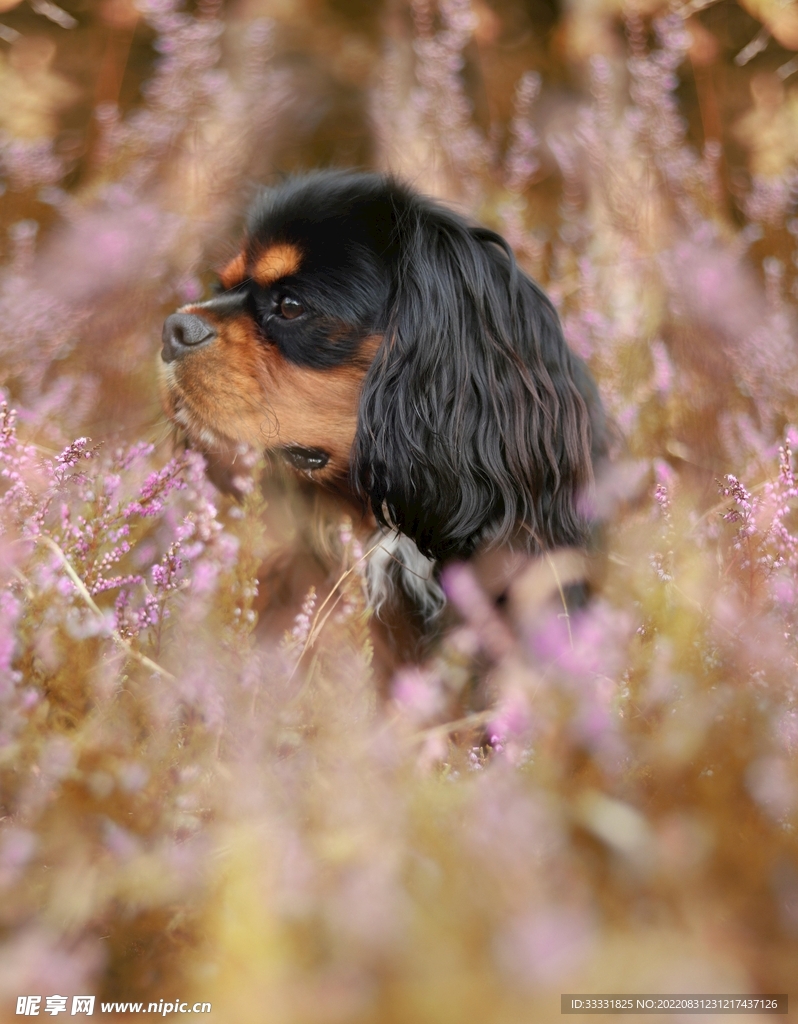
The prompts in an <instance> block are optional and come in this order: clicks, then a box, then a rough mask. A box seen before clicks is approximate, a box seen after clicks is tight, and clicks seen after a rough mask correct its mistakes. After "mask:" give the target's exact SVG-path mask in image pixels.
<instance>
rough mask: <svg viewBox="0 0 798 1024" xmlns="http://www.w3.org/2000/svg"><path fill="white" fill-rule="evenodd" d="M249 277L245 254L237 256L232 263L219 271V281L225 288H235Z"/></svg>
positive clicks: (241, 253)
mask: <svg viewBox="0 0 798 1024" xmlns="http://www.w3.org/2000/svg"><path fill="white" fill-rule="evenodd" d="M246 276H247V261H246V259H245V257H244V254H243V252H240V253H239V254H238V256H235V257H234V258H233V259H232V260H230V262H229V263H228V264H227V265H226V266H224V267H222V269H221V270H220V271H219V280H220V281H221V282H222V285H223V287H225V288H234V287H235V286H236V285H237V284H241V282H242V281H243V280H244V279H245V278H246Z"/></svg>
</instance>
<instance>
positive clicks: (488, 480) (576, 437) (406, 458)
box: [353, 207, 600, 559]
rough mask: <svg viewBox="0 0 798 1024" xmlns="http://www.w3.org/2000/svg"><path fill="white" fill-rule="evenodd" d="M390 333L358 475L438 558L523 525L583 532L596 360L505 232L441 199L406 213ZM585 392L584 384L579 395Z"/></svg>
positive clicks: (394, 519)
mask: <svg viewBox="0 0 798 1024" xmlns="http://www.w3.org/2000/svg"><path fill="white" fill-rule="evenodd" d="M398 230H399V231H400V232H401V234H400V238H399V245H398V252H399V256H398V266H397V268H396V277H395V284H394V292H393V295H392V299H391V303H390V310H389V313H388V319H387V330H386V332H385V335H384V339H383V343H382V345H381V348H380V350H379V352H378V353H377V356H376V358H375V360H374V362H373V364H372V366H371V369H370V371H369V374H368V375H367V377H366V380H365V382H364V387H363V392H362V396H361V404H360V414H359V421H358V429H357V434H356V438H355V445H354V449H353V472H354V475H355V483H356V485H357V486H358V487H359V489H360V491H361V493H363V494H364V495H365V496H366V497H367V498H368V500H369V502H370V504H371V508H372V510H373V512H374V515H375V516H376V518H377V520H378V521H379V522H380V523H381V524H382V525H384V526H388V527H395V528H398V529H399V530H400V531H401V532H402V533H404V534H406V535H408V536H409V537H412V538H413V540H414V541H415V542H416V544H417V546H418V547H419V549H420V550H421V551H422V552H423V553H424V554H425V555H428V556H430V557H433V558H438V559H446V558H451V557H458V556H467V555H468V554H470V552H471V551H472V550H473V549H474V547H475V546H476V545H477V544H478V543H479V542H481V541H484V540H490V541H494V542H500V541H503V540H507V539H508V538H510V537H511V536H517V535H519V533H524V534H527V535H528V536H529V538H530V547H531V548H532V549H533V550H534V549H536V548H537V549H540V548H541V547H548V546H553V545H566V544H578V543H580V542H582V541H583V540H584V535H585V531H584V523H583V522H582V519H581V517H580V515H579V512H578V508H577V499H578V496H579V493H580V491H581V490H582V489H583V488H585V487H586V486H587V485H588V483H589V482H590V480H591V476H592V470H591V423H590V419H591V414H590V412H589V410H588V404H590V405H592V406H593V407H594V409H596V410H598V409H600V403H599V401H598V397H597V395H596V394H595V389H594V386H593V384H592V381H591V379H590V376H589V374H588V373H587V370H586V369H585V368H584V365H583V364H582V363H581V361H580V360H579V359H578V358H577V357H576V356H574V355H573V354H572V353H571V352H570V351H569V349H568V348H567V346H566V344H565V341H564V339H563V336H562V332H561V329H560V325H559V321H558V318H557V314H556V312H555V310H554V308H553V307H552V305H551V303H550V301H549V300H548V299H547V298H546V296H545V295H544V294H543V292H542V291H541V290H540V288H539V287H538V286H537V285H536V284H535V283H534V282H533V281H531V280H530V279H529V278H528V277H526V276H525V275H524V274H523V273H522V272H521V271H519V269H518V267H517V265H516V263H515V260H514V258H513V255H512V252H511V251H510V248H509V246H508V245H507V243H506V242H505V241H504V239H503V238H501V236H499V235H497V234H495V233H494V232H492V231H488V230H487V229H483V228H476V227H471V226H469V225H467V224H466V223H465V222H464V221H462V220H460V219H459V218H458V217H457V216H456V215H454V214H449V213H448V212H447V211H444V210H441V209H440V208H433V209H430V208H429V207H427V208H422V209H416V210H414V211H411V213H410V214H409V215H408V216H406V217H405V219H404V220H403V221H402V222H401V224H400V226H399V229H398ZM583 393H584V394H583Z"/></svg>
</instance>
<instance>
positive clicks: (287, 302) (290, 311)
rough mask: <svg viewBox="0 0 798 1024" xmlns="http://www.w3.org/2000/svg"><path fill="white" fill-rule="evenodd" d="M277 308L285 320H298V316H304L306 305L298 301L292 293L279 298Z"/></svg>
mask: <svg viewBox="0 0 798 1024" xmlns="http://www.w3.org/2000/svg"><path fill="white" fill-rule="evenodd" d="M277 309H278V310H279V313H280V316H281V317H283V319H284V320H296V318H297V317H298V316H302V314H303V313H304V312H305V307H304V306H303V305H302V303H301V302H297V300H296V299H292V298H291V296H290V295H284V296H283V297H282V298H281V299H280V300H279V302H278V303H277Z"/></svg>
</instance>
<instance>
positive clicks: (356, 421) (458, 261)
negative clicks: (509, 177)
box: [162, 172, 605, 610]
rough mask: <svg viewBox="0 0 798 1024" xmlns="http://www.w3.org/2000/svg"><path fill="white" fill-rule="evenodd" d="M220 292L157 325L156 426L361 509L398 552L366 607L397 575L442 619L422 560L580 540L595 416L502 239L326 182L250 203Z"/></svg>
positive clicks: (376, 190)
mask: <svg viewBox="0 0 798 1024" xmlns="http://www.w3.org/2000/svg"><path fill="white" fill-rule="evenodd" d="M219 277H220V281H221V291H220V293H219V294H218V295H217V296H216V297H214V298H212V299H210V300H209V301H207V302H199V303H192V304H190V305H187V306H184V307H183V308H182V309H181V310H179V311H178V312H177V313H175V314H173V315H172V316H170V317H169V318H168V319H167V320H166V323H165V325H164V331H163V352H162V359H163V362H162V379H163V393H164V402H165V405H166V409H167V413H168V415H169V416H170V418H171V419H172V420H173V421H174V422H175V423H177V424H179V425H180V426H181V427H182V428H183V429H184V430H185V432H186V435H187V437H188V440H189V443H190V444H192V445H194V446H195V447H197V448H199V449H200V450H205V451H208V452H213V451H217V452H218V451H224V450H227V449H230V448H232V447H234V446H235V445H237V444H246V445H248V446H255V447H257V448H259V449H261V450H265V451H270V452H276V453H279V454H280V455H282V457H283V458H284V459H285V460H286V461H287V462H288V463H289V465H291V466H293V467H294V468H295V469H297V470H299V471H300V472H301V473H302V474H303V475H304V476H305V477H310V478H312V479H313V480H314V481H317V482H318V484H319V485H322V486H324V487H326V488H328V489H331V490H335V491H338V492H339V493H342V494H344V495H346V496H347V497H348V498H349V499H350V500H351V501H354V502H355V503H356V504H358V505H359V506H360V507H361V508H362V510H363V513H364V516H365V517H366V518H367V519H368V520H370V521H371V523H372V525H373V527H375V528H378V529H380V530H382V531H383V532H384V534H385V538H386V547H385V548H384V549H383V548H381V550H388V551H389V552H390V560H386V559H385V558H384V557H383V559H382V562H381V563H380V560H379V558H378V559H376V562H375V564H377V563H379V565H380V568H379V569H378V570H376V571H373V572H372V573H371V575H372V577H373V578H374V580H375V583H374V588H375V591H376V592H377V593H379V591H380V583H379V581H378V580H377V577H378V576H379V575H380V572H381V571H382V570H383V569H385V568H387V567H388V564H389V561H390V563H393V564H395V563H397V562H398V563H400V564H402V565H404V566H406V567H407V568H408V569H409V573H408V574H406V578H405V579H404V583H405V586H406V588H407V589H409V590H411V591H419V593H418V594H417V595H416V596H417V598H418V599H419V601H420V602H421V604H422V605H423V604H424V603H425V601H426V602H427V603H428V604H429V609H430V610H434V608H435V607H436V605H437V604H439V601H438V599H437V598H436V596H435V593H434V591H435V588H436V584H435V582H434V578H435V573H434V572H430V571H426V572H420V571H419V570H420V569H423V567H424V566H425V565H426V566H429V565H430V563H431V562H434V563H437V564H442V563H445V562H446V561H447V560H451V559H459V558H468V557H470V556H472V555H473V554H474V553H475V552H476V551H477V550H478V549H480V548H481V547H484V546H485V545H497V546H500V545H503V544H510V545H512V546H513V548H515V549H518V548H519V547H520V548H521V549H522V550H524V551H526V552H528V553H530V554H533V553H536V552H540V551H541V550H545V549H550V548H553V547H558V546H579V545H582V544H583V543H584V542H585V538H586V531H587V527H586V523H585V521H584V519H583V516H582V514H581V512H580V507H581V506H580V496H581V495H582V493H583V492H584V490H585V488H586V487H587V486H588V485H589V483H590V481H591V479H592V474H593V466H594V464H595V462H596V460H597V459H598V458H600V457H601V455H602V453H603V450H604V443H605V442H604V420H603V413H602V409H601V403H600V401H599V398H598V395H597V392H596V388H595V385H594V384H593V381H592V379H591V378H590V375H589V374H588V372H587V370H586V368H585V366H584V364H583V363H582V361H581V360H580V359H579V358H578V357H576V356H575V355H574V354H573V353H572V352H571V351H570V350H569V349H568V347H567V345H566V343H565V341H564V339H563V336H562V332H561V329H560V325H559V321H558V318H557V314H556V313H555V311H554V308H553V307H552V305H551V302H550V301H549V300H548V298H547V297H546V296H545V294H544V293H543V292H542V291H541V289H540V287H539V286H538V285H537V284H536V283H535V282H534V281H532V280H531V279H530V278H529V277H528V276H526V275H525V274H524V273H523V272H522V271H521V270H520V269H519V268H518V266H517V265H516V262H515V260H514V258H513V255H512V252H511V251H510V249H509V246H508V245H507V243H506V242H505V241H504V239H503V238H502V237H501V236H500V235H498V234H496V233H495V232H493V231H490V230H488V229H486V228H483V227H479V226H475V225H473V224H470V223H468V222H467V221H466V220H464V219H463V218H462V217H460V216H458V215H456V214H455V213H453V212H451V211H449V210H447V209H445V208H444V207H442V206H440V205H439V204H437V203H435V202H433V201H432V200H430V199H427V198H424V197H422V196H420V195H418V194H417V193H415V192H414V191H412V190H411V189H410V188H408V187H406V186H404V185H402V184H400V183H398V182H397V181H395V180H393V179H391V178H387V177H383V176H379V175H371V174H352V173H343V172H320V173H315V174H309V175H306V176H303V177H298V178H294V179H292V180H290V181H288V182H287V183H286V184H284V185H282V186H280V187H278V188H275V189H271V190H267V191H265V192H264V193H263V194H262V195H261V197H260V198H259V199H258V200H257V201H256V202H255V204H254V206H253V207H252V209H251V211H250V213H249V217H248V223H247V232H246V238H245V240H244V244H243V247H242V249H241V251H240V252H239V254H238V255H237V256H236V257H235V258H234V259H233V260H232V261H231V262H230V263H228V265H227V266H226V267H225V268H224V269H223V270H222V271H221V273H220V275H219ZM420 575H421V576H424V575H426V576H427V577H428V578H429V585H428V586H426V587H424V588H421V587H419V586H418V584H417V583H414V582H413V578H418V577H419V576H420ZM421 591H424V592H423V593H422V592H421Z"/></svg>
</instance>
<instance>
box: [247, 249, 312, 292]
mask: <svg viewBox="0 0 798 1024" xmlns="http://www.w3.org/2000/svg"><path fill="white" fill-rule="evenodd" d="M301 262H302V256H301V254H300V252H299V249H297V247H296V246H295V245H290V244H289V243H287V242H278V243H277V244H276V245H270V246H269V248H268V249H267V250H266V251H265V252H264V253H263V254H262V255H261V256H259V257H258V260H257V262H256V263H255V267H254V269H253V271H252V276H253V278H254V279H255V281H256V282H257V283H258V284H259V285H260V286H261V287H262V288H268V287H269V285H270V284H274V282H275V281H277V280H279V279H280V278H281V277H288V275H289V274H295V273H296V272H297V271H298V270H299V265H300V263H301Z"/></svg>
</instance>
